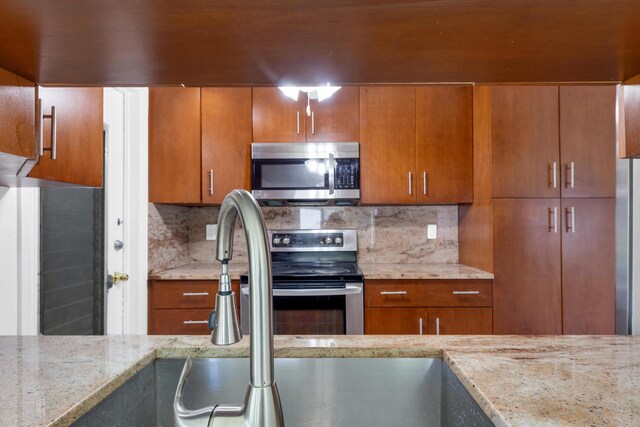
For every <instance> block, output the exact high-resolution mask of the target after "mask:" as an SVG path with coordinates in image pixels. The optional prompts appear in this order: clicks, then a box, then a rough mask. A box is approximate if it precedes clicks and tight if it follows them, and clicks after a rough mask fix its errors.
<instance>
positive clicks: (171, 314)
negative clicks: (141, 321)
mask: <svg viewBox="0 0 640 427" xmlns="http://www.w3.org/2000/svg"><path fill="white" fill-rule="evenodd" d="M211 310H212V309H211V308H192V309H156V310H153V312H152V313H150V315H151V316H150V319H149V334H150V335H207V334H209V333H211V331H209V325H208V323H207V321H208V319H209V314H210V313H211Z"/></svg>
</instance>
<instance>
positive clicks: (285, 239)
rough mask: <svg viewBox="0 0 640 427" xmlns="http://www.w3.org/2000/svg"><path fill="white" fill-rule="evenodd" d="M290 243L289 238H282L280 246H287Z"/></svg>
mask: <svg viewBox="0 0 640 427" xmlns="http://www.w3.org/2000/svg"><path fill="white" fill-rule="evenodd" d="M290 242H291V240H289V238H288V237H284V238H283V239H282V244H283V245H288V244H289V243H290Z"/></svg>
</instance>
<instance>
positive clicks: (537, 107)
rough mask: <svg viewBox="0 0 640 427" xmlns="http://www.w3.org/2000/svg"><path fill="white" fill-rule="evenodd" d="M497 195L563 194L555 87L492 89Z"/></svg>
mask: <svg viewBox="0 0 640 427" xmlns="http://www.w3.org/2000/svg"><path fill="white" fill-rule="evenodd" d="M490 97H491V101H490V114H491V118H490V120H491V124H490V129H491V131H490V132H491V162H492V165H491V173H492V179H493V197H560V185H561V184H560V172H561V171H560V148H559V135H560V131H559V122H560V120H559V115H558V114H559V110H558V109H559V107H558V87H557V86H495V87H491V89H490Z"/></svg>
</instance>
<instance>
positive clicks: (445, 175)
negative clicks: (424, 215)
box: [416, 86, 473, 204]
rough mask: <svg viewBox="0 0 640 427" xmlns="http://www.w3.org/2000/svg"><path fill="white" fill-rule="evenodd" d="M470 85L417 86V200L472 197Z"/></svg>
mask: <svg viewBox="0 0 640 427" xmlns="http://www.w3.org/2000/svg"><path fill="white" fill-rule="evenodd" d="M472 115H473V114H472V88H471V87H470V86H464V87H456V86H426V87H418V88H416V138H417V142H416V155H417V158H416V172H417V177H416V182H417V195H418V203H422V204H426V203H442V204H444V203H451V204H455V203H471V202H472V201H473V129H472Z"/></svg>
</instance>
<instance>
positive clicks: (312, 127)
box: [311, 111, 316, 135]
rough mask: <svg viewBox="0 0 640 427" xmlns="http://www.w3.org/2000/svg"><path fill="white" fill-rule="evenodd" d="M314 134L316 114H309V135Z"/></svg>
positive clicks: (313, 112)
mask: <svg viewBox="0 0 640 427" xmlns="http://www.w3.org/2000/svg"><path fill="white" fill-rule="evenodd" d="M315 134H316V112H315V111H312V112H311V135H315Z"/></svg>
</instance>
